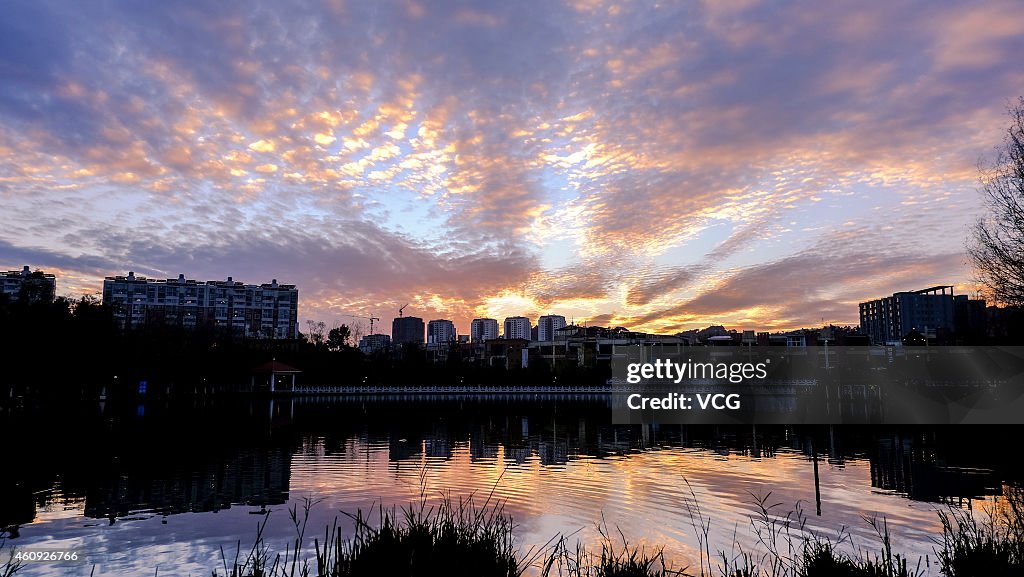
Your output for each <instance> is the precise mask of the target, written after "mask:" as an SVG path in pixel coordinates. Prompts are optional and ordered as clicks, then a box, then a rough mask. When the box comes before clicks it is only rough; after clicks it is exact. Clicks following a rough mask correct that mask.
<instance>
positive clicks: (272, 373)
mask: <svg viewBox="0 0 1024 577" xmlns="http://www.w3.org/2000/svg"><path fill="white" fill-rule="evenodd" d="M301 372H302V371H300V370H299V369H296V368H295V367H292V366H289V365H286V364H284V363H282V362H281V361H279V360H277V359H272V360H271V361H270V362H267V363H263V364H262V365H260V366H258V367H256V368H254V369H253V370H252V390H253V392H256V391H257V390H266V391H269V392H271V393H275V392H280V391H291V390H292V389H294V388H295V375H297V374H299V373H301Z"/></svg>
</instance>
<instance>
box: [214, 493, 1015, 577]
mask: <svg viewBox="0 0 1024 577" xmlns="http://www.w3.org/2000/svg"><path fill="white" fill-rule="evenodd" d="M689 496H690V498H689V499H688V500H687V505H686V506H687V509H688V511H689V513H690V519H691V521H692V524H693V528H694V531H695V533H696V535H697V541H698V543H699V545H700V550H701V552H700V559H699V560H698V561H697V563H696V564H695V565H691V566H687V567H673V566H672V565H671V564H670V563H669V562H668V561H667V560H666V558H665V555H664V553H663V551H662V550H661V549H653V550H651V549H647V548H645V547H643V546H637V545H632V544H630V543H629V541H628V539H627V537H626V536H625V535H622V534H621V533H618V532H617V531H614V530H610V529H609V528H608V526H607V525H606V524H605V523H603V522H602V523H601V524H600V525H599V526H598V531H599V535H600V538H599V540H598V542H597V543H596V544H593V545H592V546H588V545H585V544H583V543H579V542H578V540H577V539H574V538H573V535H568V536H562V535H559V536H556V537H555V538H553V539H551V540H550V541H549V542H548V543H546V544H545V545H543V546H541V547H538V548H532V549H530V550H527V551H521V550H519V549H517V547H516V546H515V543H514V539H513V536H512V534H513V530H514V528H515V525H514V524H513V522H512V519H511V517H509V516H508V515H507V514H505V513H504V511H503V509H502V506H501V504H500V503H492V502H491V500H490V499H487V500H486V501H485V502H484V503H483V505H480V506H477V505H476V504H475V503H474V502H473V500H472V499H469V500H460V501H455V500H453V499H452V498H451V497H450V496H448V497H446V498H444V499H442V500H441V501H440V503H439V504H437V505H435V506H428V505H427V503H426V501H425V500H423V501H421V502H420V503H419V504H418V505H414V506H409V507H406V508H404V509H401V510H396V509H393V508H392V509H386V508H383V507H378V508H376V509H375V511H374V512H373V514H372V515H370V516H367V515H364V514H363V513H362V512H357V513H355V514H354V515H352V516H351V518H352V520H353V521H354V522H355V533H354V535H353V536H352V537H351V538H347V539H346V538H344V537H343V536H342V535H341V531H340V530H339V528H338V526H337V524H335V525H334V526H331V527H327V528H326V529H325V530H324V533H323V534H322V535H319V536H316V537H314V538H313V554H312V555H311V558H309V559H307V558H303V553H302V551H304V550H307V549H306V542H307V540H308V537H307V535H306V527H305V521H304V519H305V518H306V517H307V515H304V514H303V513H306V514H308V507H310V506H312V504H311V503H310V502H308V501H307V503H306V507H307V509H306V511H304V512H303V511H299V510H297V508H293V509H292V510H291V511H290V514H291V519H292V522H293V523H294V524H295V528H296V537H295V540H294V541H293V543H292V544H291V545H290V546H287V547H286V548H285V551H284V552H283V553H278V552H272V551H270V549H269V547H268V546H267V544H266V542H265V541H264V540H263V538H262V536H261V535H262V526H261V527H260V529H259V530H258V531H257V536H256V539H255V542H254V544H253V546H252V547H251V548H250V550H249V551H248V553H247V554H245V558H244V560H242V561H239V557H241V555H237V556H236V557H235V559H234V560H232V561H231V562H229V561H228V559H227V556H224V561H223V564H222V567H221V568H220V569H218V570H215V571H214V572H213V576H214V577H309V576H318V577H362V576H402V577H428V576H441V575H445V576H452V577H515V576H519V575H524V574H525V575H540V576H542V577H555V576H558V577H669V576H682V575H690V576H700V577H713V576H720V577H755V576H764V577H917V576H922V575H929V574H930V575H935V574H941V575H946V576H948V577H973V576H983V575H984V576H993V577H1004V576H1005V577H1009V576H1012V575H1016V576H1019V575H1024V490H1021V489H1008V490H1007V492H1006V494H1005V498H1003V499H1001V500H1000V501H999V503H998V505H999V506H998V508H996V509H994V510H991V511H988V512H986V513H975V512H973V511H971V510H964V509H959V508H954V507H950V508H948V509H947V510H945V511H943V512H940V513H939V517H940V520H941V521H942V526H943V533H942V535H939V536H936V539H935V551H936V558H937V560H938V564H937V566H936V565H935V563H934V562H932V561H930V560H928V561H926V560H924V559H916V560H910V559H907V557H905V556H904V555H902V554H900V553H898V552H894V551H893V549H892V543H891V540H890V536H889V530H888V527H887V525H886V522H885V521H884V520H879V519H865V522H867V523H869V524H870V525H871V526H872V527H873V528H874V530H875V532H876V534H877V535H878V542H877V543H875V544H874V546H873V547H869V548H862V547H855V546H854V544H853V543H852V542H851V540H850V537H849V534H847V533H846V532H845V531H844V530H839V531H838V532H836V533H835V534H834V535H831V536H829V535H821V534H816V533H812V532H811V531H810V530H809V529H807V528H806V527H805V524H804V517H803V514H802V512H801V509H800V508H799V506H798V507H797V508H796V509H795V510H793V511H790V512H788V513H785V514H778V512H777V509H778V508H779V507H780V506H781V505H780V504H777V503H770V497H771V496H770V495H768V496H765V497H764V498H761V499H758V500H757V501H756V505H757V507H756V508H757V510H758V513H757V514H755V515H754V516H753V517H752V518H751V520H750V521H751V530H752V531H753V533H754V535H756V538H757V544H756V546H755V547H754V548H752V549H750V550H745V549H744V548H743V547H742V546H741V545H739V544H738V543H733V544H732V545H731V547H730V549H729V550H728V551H726V550H721V549H718V550H715V549H713V548H712V547H713V545H712V544H710V543H708V535H709V533H710V528H711V523H712V520H711V519H710V518H709V517H706V516H705V515H704V514H703V512H702V511H701V509H700V505H699V503H698V502H697V499H696V497H695V495H694V494H693V492H692V491H691V492H690V495H689ZM263 523H264V524H265V523H266V520H264V522H263Z"/></svg>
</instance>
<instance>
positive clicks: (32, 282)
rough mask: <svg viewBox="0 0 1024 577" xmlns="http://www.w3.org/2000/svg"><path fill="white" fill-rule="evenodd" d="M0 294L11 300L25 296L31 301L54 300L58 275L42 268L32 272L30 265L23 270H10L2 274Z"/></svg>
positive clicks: (0, 276) (0, 275) (0, 277)
mask: <svg viewBox="0 0 1024 577" xmlns="http://www.w3.org/2000/svg"><path fill="white" fill-rule="evenodd" d="M0 294H5V295H8V296H9V297H10V298H11V300H15V299H18V298H21V297H24V298H25V299H27V300H28V301H30V302H53V299H54V297H55V296H56V294H57V277H55V276H53V275H52V274H48V273H44V272H43V271H40V270H37V271H35V272H32V270H31V269H29V267H28V265H26V266H25V268H23V269H21V270H9V271H7V272H5V273H2V274H0Z"/></svg>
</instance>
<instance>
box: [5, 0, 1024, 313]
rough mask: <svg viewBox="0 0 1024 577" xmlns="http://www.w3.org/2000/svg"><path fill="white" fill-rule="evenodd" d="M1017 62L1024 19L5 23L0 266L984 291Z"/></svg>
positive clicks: (145, 15) (269, 6)
mask: <svg viewBox="0 0 1024 577" xmlns="http://www.w3.org/2000/svg"><path fill="white" fill-rule="evenodd" d="M1022 39H1024V9H1022V7H1021V5H1020V3H1018V2H1013V1H1000V2H995V3H992V2H980V1H979V2H964V3H957V4H956V5H936V4H934V3H929V2H924V1H923V0H922V1H921V2H906V3H891V2H890V3H872V4H864V3H862V2H840V3H839V4H834V5H833V4H830V5H828V6H824V5H821V4H820V3H814V2H809V1H800V2H791V3H787V4H784V5H779V4H776V3H763V2H756V1H746V0H744V1H739V2H728V3H721V2H704V3H693V2H663V3H659V4H658V5H657V6H654V5H604V4H601V3H591V2H576V3H568V4H558V3H556V4H551V3H542V2H539V1H535V0H530V1H525V2H511V3H502V4H495V3H485V2H476V1H472V0H458V1H452V2H445V3H442V4H439V5H427V4H421V3H415V2H398V1H396V2H374V3H353V4H345V5H341V4H340V3H336V2H319V1H315V0H305V1H302V2H298V3H293V4H290V5H288V6H283V5H281V4H280V3H276V2H268V1H255V2H251V3H246V4H245V5H241V4H233V3H215V2H204V1H199V0H188V1H185V2H176V3H171V4H167V3H139V2H131V1H127V0H125V1H112V2H81V3H76V4H74V5H73V6H69V5H67V4H66V3H58V2H55V1H41V2H24V1H21V0H17V1H15V2H13V3H10V5H9V6H7V7H6V8H5V18H4V19H3V20H2V21H0V198H2V201H3V203H4V212H5V224H6V228H5V230H4V231H3V232H0V242H2V243H5V244H3V245H0V247H2V248H3V251H4V252H3V253H2V255H6V258H9V259H11V260H12V261H13V262H12V263H11V265H12V266H20V265H19V263H21V261H26V263H27V264H32V265H34V266H41V267H44V268H45V267H47V266H49V267H54V268H61V269H62V270H63V269H65V268H66V269H67V270H68V271H73V274H76V275H79V277H80V278H81V279H82V281H83V282H81V283H79V282H78V281H77V280H76V286H84V284H85V280H86V279H88V278H94V279H96V280H95V282H98V279H99V277H100V276H102V275H103V274H113V273H121V272H124V270H127V269H128V268H129V267H136V268H139V269H140V270H152V271H166V273H167V274H174V275H176V274H177V272H184V273H186V274H187V275H188V276H197V277H200V276H211V275H212V276H211V278H219V277H221V276H226V275H227V274H228V273H226V272H224V271H225V270H226V269H227V268H236V267H239V266H240V267H241V268H242V270H241V271H239V272H238V274H236V275H234V276H236V277H237V278H242V277H243V276H251V277H253V280H254V281H256V280H260V279H266V278H273V277H278V278H279V280H281V281H282V282H296V283H298V284H300V285H301V286H303V287H308V288H305V289H304V293H303V294H304V297H303V303H304V305H303V306H304V310H307V311H309V314H328V313H330V314H334V312H337V311H341V310H349V309H357V310H358V311H359V312H375V311H374V310H371V309H375V308H381V307H385V308H386V306H391V305H392V304H394V303H398V301H405V300H412V301H414V303H415V304H416V305H417V306H420V307H421V308H422V309H423V310H424V311H432V312H436V313H437V314H444V315H447V316H455V317H458V318H471V317H472V316H473V315H475V314H482V313H484V312H487V313H488V314H505V313H508V314H515V313H516V312H522V311H516V310H514V307H524V308H527V309H529V310H530V311H536V312H555V313H557V312H559V310H554V309H564V310H562V312H563V313H566V314H568V315H569V316H572V315H575V316H577V317H578V318H589V319H591V320H593V319H601V320H602V321H604V320H607V321H608V322H615V323H616V324H626V323H633V324H635V325H637V326H643V327H650V328H656V329H665V330H668V329H671V328H676V327H682V326H690V325H692V324H700V323H704V322H707V321H710V320H713V319H727V320H729V321H730V322H735V323H749V324H759V323H760V324H764V325H766V326H768V325H770V326H780V327H781V326H790V325H793V324H798V323H804V322H810V321H812V320H813V319H815V318H817V319H819V320H820V318H821V317H822V316H825V315H826V313H827V315H828V316H835V317H842V318H844V319H850V318H851V317H852V315H855V308H854V307H853V305H854V304H855V302H856V300H857V299H858V298H864V297H866V296H872V295H871V294H868V293H869V292H871V293H872V294H873V293H874V292H877V293H879V294H885V293H888V292H892V291H894V290H900V289H906V288H915V286H916V285H914V286H904V285H906V284H911V283H915V282H917V281H918V280H921V281H924V280H925V278H926V277H927V278H934V279H935V281H934V282H940V283H960V282H964V280H965V279H966V278H967V276H968V273H967V271H966V269H965V267H964V266H963V265H962V263H960V261H959V260H958V258H959V257H958V256H957V255H959V254H962V245H963V241H962V238H963V237H964V228H965V226H966V225H967V224H968V223H969V222H970V220H971V219H972V217H973V214H974V213H976V212H977V210H978V207H979V203H978V201H977V197H976V194H975V192H974V186H975V181H976V179H977V174H976V169H975V166H976V163H977V160H978V158H979V157H982V156H984V155H986V154H988V153H989V151H990V150H991V147H992V146H993V145H994V144H995V143H997V142H998V141H999V139H1000V138H1001V133H1002V126H1003V125H1004V124H1005V120H1006V119H1005V115H1004V110H1005V103H1006V102H1007V101H1008V100H1010V99H1013V98H1015V97H1016V96H1018V95H1020V94H1021V93H1024V73H1022V72H1020V70H1019V66H1017V65H1016V61H1017V55H1018V54H1020V53H1021V51H1022V50H1024V44H1022V42H1024V40H1022ZM979 87H983V88H979ZM53 231H60V234H54V233H53ZM894 237H895V238H897V239H898V240H896V241H894V240H893V239H894ZM904 237H912V238H914V242H913V243H911V244H907V243H906V241H905V240H904ZM835 238H842V239H843V241H842V243H843V244H842V246H839V247H833V245H832V244H831V243H833V242H834V239H835ZM825 247H833V248H835V250H834V251H833V252H834V254H835V256H830V255H832V254H833V253H830V252H828V251H829V250H833V248H829V249H828V250H826V249H825ZM850 247H859V248H861V249H862V250H859V251H852V250H851V249H850ZM868 247H870V248H868ZM840 249H841V250H840ZM83 259H84V260H83ZM28 261H31V262H28ZM240 263H243V264H241V265H240ZM244 263H248V264H244ZM865 263H868V264H865ZM22 264H24V263H22ZM75 267H78V268H77V269H76V268H75ZM803 267H806V268H807V270H810V271H812V272H814V273H815V274H818V273H825V272H827V273H828V274H827V275H825V276H826V277H827V278H825V280H823V281H821V282H819V283H818V284H815V285H810V286H809V285H808V284H807V283H808V282H809V281H810V276H808V275H809V274H810V273H806V274H805V273H802V272H801V270H802V268H803ZM891 271H903V272H900V273H899V274H895V273H892V272H891ZM904 273H905V274H904ZM79 277H76V278H79ZM286 277H291V278H286ZM793 279H797V280H799V282H796V283H792V282H789V281H791V280H793ZM832 279H838V280H832ZM865 279H867V280H865ZM930 282H931V281H930ZM754 286H761V287H767V286H774V288H773V289H772V290H754V289H752V288H748V287H754ZM797 287H799V288H797ZM869 287H870V288H871V291H869V290H867V289H868V288H869ZM876 296H877V295H876ZM398 304H404V302H402V303H398ZM307 307H308V308H307ZM801 307H802V308H801ZM844 311H845V312H844ZM424 314H426V313H424ZM431 314H432V313H431Z"/></svg>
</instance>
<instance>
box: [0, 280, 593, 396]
mask: <svg viewBox="0 0 1024 577" xmlns="http://www.w3.org/2000/svg"><path fill="white" fill-rule="evenodd" d="M300 336H301V338H299V339H297V340H264V339H243V338H240V337H238V336H237V335H232V334H230V333H228V332H224V331H217V330H214V329H212V328H197V329H184V328H182V327H180V326H174V325H166V324H165V325H160V324H149V325H147V326H146V327H145V328H142V329H138V330H133V331H121V330H120V329H119V328H118V327H117V325H116V323H115V322H114V318H113V315H112V313H111V311H110V309H109V308H108V307H106V306H104V305H103V304H102V303H100V302H99V301H98V300H97V299H96V298H94V297H83V298H81V299H78V300H72V299H68V298H64V297H58V298H56V299H54V300H53V301H48V300H38V299H37V300H33V299H29V298H11V297H9V296H6V295H0V351H3V358H4V359H5V361H6V362H5V363H4V368H3V371H2V372H0V397H2V398H0V404H2V403H4V402H5V400H6V398H9V397H11V396H35V397H41V398H45V397H61V398H69V399H78V398H95V397H96V396H97V395H98V394H100V393H101V392H105V393H106V394H107V395H108V396H117V395H128V394H135V393H137V391H138V385H139V383H140V381H145V382H146V387H147V395H150V396H155V395H187V394H211V393H216V392H223V391H234V390H241V389H244V388H246V387H247V386H248V385H249V383H250V379H251V378H252V376H253V374H254V369H256V368H257V367H259V366H260V365H263V364H265V363H268V362H270V361H271V360H276V361H277V362H279V363H284V364H287V365H290V366H292V367H295V368H296V369H299V370H300V371H302V372H301V373H300V375H299V377H298V382H300V383H309V384H362V383H366V384H387V385H402V384H543V383H553V382H557V383H595V382H604V379H607V377H608V375H607V374H605V373H606V372H607V371H606V370H601V369H593V370H591V369H581V368H576V367H566V368H561V369H559V370H558V371H557V372H555V371H553V370H552V369H551V368H550V367H548V366H546V365H540V366H534V367H530V368H528V369H510V370H506V369H505V368H504V367H488V366H480V365H478V364H477V363H475V362H474V360H473V359H470V358H463V357H462V356H461V355H460V353H459V351H458V350H454V349H453V350H452V351H451V353H450V354H449V355H448V358H447V360H446V361H444V362H440V363H435V362H433V361H431V360H429V359H428V358H427V356H426V353H425V352H424V351H423V350H421V349H420V348H419V347H416V346H406V347H404V348H403V349H401V350H396V351H390V352H389V353H387V354H381V355H375V356H373V357H368V356H366V355H363V354H362V353H361V352H360V351H359V350H358V349H357V348H355V347H353V346H351V343H350V339H327V338H313V339H310V338H307V336H306V335H300Z"/></svg>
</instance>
